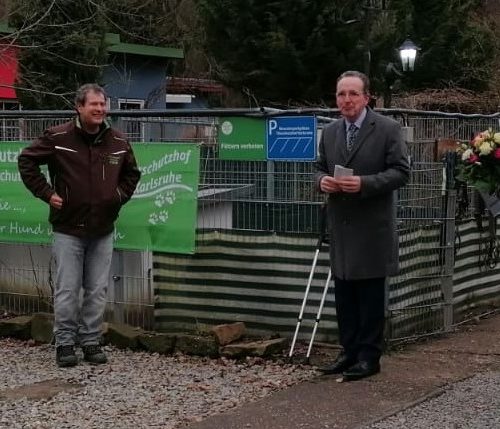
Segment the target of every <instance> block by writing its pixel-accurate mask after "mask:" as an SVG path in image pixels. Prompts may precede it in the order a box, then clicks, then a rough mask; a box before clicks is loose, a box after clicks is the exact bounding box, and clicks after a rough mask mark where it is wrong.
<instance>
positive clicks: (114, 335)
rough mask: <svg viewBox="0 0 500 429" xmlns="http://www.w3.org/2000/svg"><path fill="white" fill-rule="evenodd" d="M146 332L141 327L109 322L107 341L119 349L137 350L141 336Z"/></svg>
mask: <svg viewBox="0 0 500 429" xmlns="http://www.w3.org/2000/svg"><path fill="white" fill-rule="evenodd" d="M143 333H144V330H143V329H141V328H134V327H132V326H130V325H124V324H115V323H109V324H108V329H107V333H106V334H105V342H107V343H111V344H113V345H114V346H115V347H117V348H119V349H131V350H137V349H138V348H139V336H140V335H141V334H143Z"/></svg>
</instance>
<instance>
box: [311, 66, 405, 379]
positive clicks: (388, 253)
mask: <svg viewBox="0 0 500 429" xmlns="http://www.w3.org/2000/svg"><path fill="white" fill-rule="evenodd" d="M336 98H337V106H338V108H339V110H340V113H341V115H342V119H340V120H338V121H335V122H334V123H332V124H330V125H328V126H327V127H325V129H324V130H323V133H322V136H321V141H320V144H319V157H318V160H317V162H316V170H317V172H316V175H315V181H316V185H317V187H318V189H319V190H320V191H322V192H324V193H326V194H328V210H327V217H328V227H329V231H330V263H331V268H332V273H333V275H334V282H335V305H336V312H337V322H338V329H339V342H340V344H341V345H342V347H343V351H342V352H341V353H340V354H339V356H338V357H337V359H336V360H335V361H334V362H333V363H332V364H330V365H327V366H325V367H323V368H320V370H321V371H322V372H323V373H325V374H343V377H344V379H345V380H357V379H360V378H364V377H368V376H370V375H373V374H376V373H378V372H379V371H380V362H379V361H380V356H381V354H382V347H383V331H384V318H385V314H384V313H385V282H386V278H387V276H390V275H394V274H395V273H396V272H397V269H398V238H397V233H396V205H395V191H396V190H397V189H398V188H400V187H402V186H404V185H405V184H406V183H407V182H408V179H409V174H410V168H409V163H408V155H407V149H406V145H405V143H404V141H403V139H402V134H401V127H400V125H399V124H398V123H397V122H396V121H394V120H392V119H390V118H387V117H384V116H382V115H380V114H378V113H375V112H374V111H373V110H371V109H370V108H369V107H368V102H369V100H370V95H369V80H368V78H367V76H365V75H364V74H363V73H360V72H357V71H347V72H345V73H343V74H342V75H341V76H340V77H339V78H338V80H337V92H336ZM336 166H342V167H345V168H348V169H352V175H340V174H339V173H338V170H339V167H337V174H335V167H336ZM344 174H345V170H344ZM348 174H349V173H348Z"/></svg>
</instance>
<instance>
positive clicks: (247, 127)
mask: <svg viewBox="0 0 500 429" xmlns="http://www.w3.org/2000/svg"><path fill="white" fill-rule="evenodd" d="M219 123H220V126H219V130H218V134H217V141H218V142H219V158H220V159H224V160H236V161H262V160H265V159H266V144H265V143H266V121H265V120H264V119H260V118H245V117H236V118H220V119H219Z"/></svg>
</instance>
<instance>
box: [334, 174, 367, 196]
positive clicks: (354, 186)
mask: <svg viewBox="0 0 500 429" xmlns="http://www.w3.org/2000/svg"><path fill="white" fill-rule="evenodd" d="M335 182H336V184H337V186H338V187H339V188H340V190H341V191H342V192H349V193H356V192H359V191H360V190H361V177H360V176H343V177H339V178H338V179H335Z"/></svg>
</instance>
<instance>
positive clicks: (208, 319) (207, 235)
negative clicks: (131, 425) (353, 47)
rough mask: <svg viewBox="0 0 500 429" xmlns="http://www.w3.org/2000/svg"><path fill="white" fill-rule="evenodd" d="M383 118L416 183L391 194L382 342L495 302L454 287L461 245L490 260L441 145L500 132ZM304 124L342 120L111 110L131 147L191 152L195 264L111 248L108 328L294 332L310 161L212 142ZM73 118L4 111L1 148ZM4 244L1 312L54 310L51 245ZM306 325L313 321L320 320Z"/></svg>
mask: <svg viewBox="0 0 500 429" xmlns="http://www.w3.org/2000/svg"><path fill="white" fill-rule="evenodd" d="M382 113H384V114H390V115H392V116H393V117H394V118H395V119H397V120H399V121H400V122H401V123H402V125H404V126H406V127H408V133H409V134H407V140H408V146H409V149H410V154H411V159H412V176H411V182H410V183H409V184H408V186H406V187H405V188H403V189H401V190H400V191H399V203H398V230H399V234H400V261H401V272H400V274H399V275H398V276H396V277H394V278H392V279H391V280H390V284H389V286H388V287H389V294H388V303H387V309H388V316H389V317H388V336H389V338H391V339H397V338H405V337H408V336H413V335H421V334H426V333H436V332H441V331H443V330H447V329H450V327H451V325H452V323H456V322H459V321H460V320H462V319H463V317H464V315H465V314H467V311H468V309H469V308H470V306H471V305H480V304H481V302H482V297H484V296H487V297H488V302H492V301H495V300H496V298H497V295H498V294H497V293H496V292H495V291H492V290H491V288H490V289H488V290H487V291H485V289H482V288H481V287H479V286H477V285H475V286H474V288H472V289H471V286H470V285H469V283H470V279H468V280H467V279H466V280H461V279H457V278H456V269H455V263H456V257H457V256H458V259H459V260H460V258H461V253H460V252H461V251H462V249H464V243H467V245H468V246H469V250H468V252H470V253H473V254H480V253H481V252H483V251H484V249H483V250H481V249H480V248H478V247H477V246H476V247H474V240H475V238H474V237H475V234H478V231H477V229H474V228H472V227H471V224H470V222H471V218H472V217H471V214H472V211H471V209H468V211H467V213H466V214H465V215H464V216H463V220H461V222H462V224H461V229H460V231H459V230H458V229H457V226H456V222H455V221H456V219H455V212H456V203H457V200H456V198H457V194H456V192H455V189H454V188H453V187H452V186H450V185H449V184H447V181H446V165H445V164H444V163H443V161H442V159H441V156H440V154H439V153H438V150H437V148H438V141H439V140H441V139H448V140H467V139H469V138H470V137H471V135H473V134H475V133H476V132H478V131H481V130H483V129H486V128H489V127H492V128H495V129H496V128H498V125H499V124H498V118H497V117H496V116H491V117H485V116H477V117H476V116H472V117H467V116H465V115H447V114H441V115H440V114H438V113H436V112H430V113H429V112H427V113H426V112H412V111H401V110H383V111H382ZM304 114H314V115H316V117H317V118H318V127H319V131H321V128H322V127H323V126H324V125H325V124H326V123H328V122H330V121H332V120H334V119H335V118H336V117H337V116H338V112H337V111H336V110H335V109H319V110H317V109H306V110H304V109H302V110H297V111H293V110H292V111H276V110H274V109H240V110H236V109H232V110H231V109H220V110H198V111H189V110H183V111H126V112H123V111H119V112H118V111H115V112H110V118H111V120H112V122H113V125H114V126H115V127H117V128H119V129H121V130H122V131H123V132H125V133H126V134H127V135H128V137H129V139H130V141H131V142H137V143H141V142H148V143H154V142H198V143H199V145H200V148H201V159H200V179H199V193H198V225H197V241H196V253H195V255H192V256H186V255H172V254H159V253H154V254H150V253H149V252H126V251H116V252H115V255H114V259H113V264H112V272H111V277H110V287H109V291H108V308H107V313H106V316H107V320H110V321H116V322H123V323H129V324H131V325H134V326H142V327H144V328H148V329H152V328H156V329H162V330H168V329H179V328H186V329H195V328H197V327H199V325H200V324H215V323H224V322H230V321H236V320H243V321H245V322H246V323H247V324H248V326H249V328H250V331H254V332H259V333H266V332H267V333H269V332H271V331H273V332H276V331H277V332H279V333H281V334H284V335H289V334H290V332H291V329H293V328H294V324H295V318H296V316H297V313H298V310H299V308H300V302H301V299H302V296H303V292H304V290H305V284H306V282H307V276H308V265H309V263H310V262H311V261H312V254H313V248H314V242H315V237H316V235H317V234H318V233H319V230H318V229H319V224H320V219H319V217H320V212H321V211H320V207H321V205H322V203H323V197H322V196H321V195H319V194H318V193H317V192H315V191H314V186H313V182H312V175H313V163H312V162H285V161H228V160H222V159H220V158H219V156H218V155H219V146H218V139H217V133H218V126H219V122H220V118H221V117H232V116H251V117H270V116H273V115H304ZM70 117H71V112H23V111H20V112H11V111H9V112H0V141H17V140H19V141H26V142H29V141H31V140H32V139H34V138H36V137H37V136H38V135H40V134H41V133H42V132H43V130H44V129H46V128H47V127H49V126H52V125H55V124H58V123H62V122H64V121H66V120H68V119H69V118H70ZM448 173H449V172H448ZM470 195H472V193H469V194H468V196H467V198H468V199H470ZM468 202H469V201H468ZM467 207H470V205H468V206H467ZM467 228H469V229H467ZM471 228H472V229H471ZM456 231H459V234H458V236H459V237H460V238H461V239H462V246H461V247H460V246H459V245H458V242H457V239H456ZM214 234H215V235H214ZM0 247H1V248H2V249H1V252H0V255H1V256H0V306H1V307H3V308H4V309H6V310H8V311H12V312H16V313H31V312H34V311H41V310H44V311H50V310H51V297H52V270H51V268H50V267H51V263H52V262H51V257H50V248H48V247H40V246H28V245H13V244H1V245H0ZM457 253H458V255H457ZM467 258H470V255H468V256H467ZM252 261H253V263H252ZM327 267H328V257H327V255H323V256H322V257H321V258H320V261H319V263H318V269H319V273H318V274H319V276H318V280H317V282H315V283H314V284H313V287H312V298H313V300H312V305H313V306H314V305H316V304H317V303H318V302H319V296H320V294H321V291H322V287H323V285H322V283H323V282H324V280H325V279H326V272H327ZM461 270H462V271H461V272H462V273H463V276H462V277H464V278H466V277H467V276H470V271H471V267H470V264H469V265H467V264H465V268H464V267H463V266H462V268H461ZM495 270H496V265H495V266H494V267H493V268H490V269H489V271H488V275H489V276H490V277H491V275H493V276H496V271H495ZM474 272H475V271H474ZM494 278H495V279H496V277H494ZM460 282H465V283H463V284H467V285H469V286H467V287H469V290H468V292H467V297H468V298H467V299H464V298H463V297H462V295H461V290H462V289H456V288H455V289H454V287H455V286H454V285H456V284H461V283H460ZM480 282H481V281H480V280H479V279H478V281H477V282H476V283H480ZM471 290H473V292H471ZM334 313H335V312H334V305H333V302H332V301H331V299H330V298H329V301H328V302H327V305H326V307H325V317H324V320H325V322H324V326H322V329H320V332H319V337H318V338H323V339H326V340H334V336H333V337H332V332H335V330H336V324H335V323H336V322H335V314H334ZM304 317H305V318H307V317H309V318H310V319H314V317H315V309H314V308H312V307H311V308H310V309H308V310H307V311H306V314H305V316H304ZM306 324H307V323H306Z"/></svg>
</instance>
